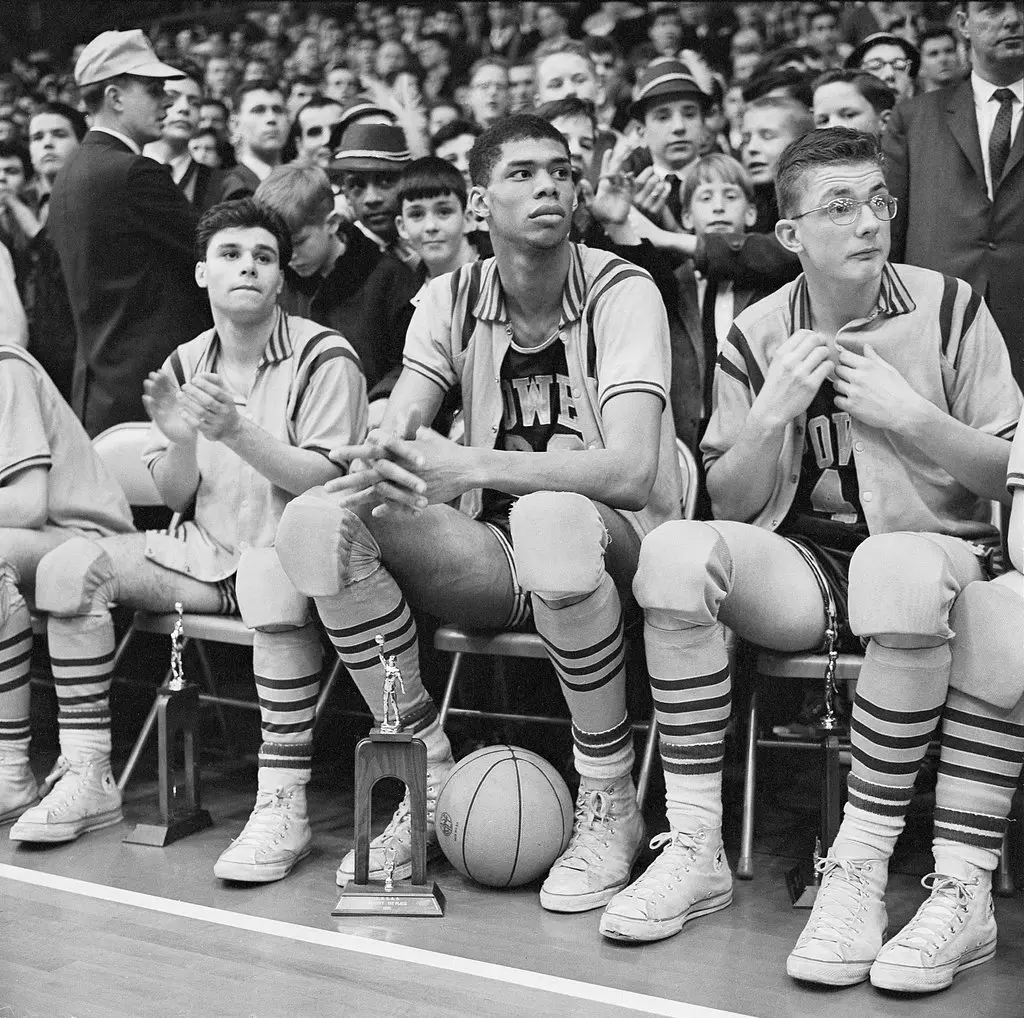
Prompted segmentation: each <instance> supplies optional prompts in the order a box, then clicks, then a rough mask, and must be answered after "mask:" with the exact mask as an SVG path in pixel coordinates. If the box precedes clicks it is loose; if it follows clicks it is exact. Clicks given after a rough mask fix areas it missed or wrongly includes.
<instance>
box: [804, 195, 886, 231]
mask: <svg viewBox="0 0 1024 1018" xmlns="http://www.w3.org/2000/svg"><path fill="white" fill-rule="evenodd" d="M898 204H899V202H897V200H896V199H895V198H894V197H893V196H892V195H891V194H876V195H875V196H874V197H873V198H865V199H864V200H863V201H858V200H856V199H854V198H835V199H833V200H832V201H830V202H829V203H828V204H827V205H819V206H818V207H817V208H816V209H808V210H807V211H806V212H801V213H800V214H799V215H797V216H790V217H789V218H790V219H803V217H804V216H809V215H810V214H811V213H812V212H827V213H828V217H829V219H831V220H832V222H833V223H835V224H836V226H849V225H850V223H852V222H854V221H855V220H856V219H857V216H858V215H859V214H860V207H861V205H867V207H868V208H869V209H871V211H872V212H873V213H874V215H875V219H877V220H879V221H880V222H883V223H887V222H889V220H890V219H895V218H896V207H897V205H898Z"/></svg>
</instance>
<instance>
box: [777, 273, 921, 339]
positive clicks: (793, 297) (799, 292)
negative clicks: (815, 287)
mask: <svg viewBox="0 0 1024 1018" xmlns="http://www.w3.org/2000/svg"><path fill="white" fill-rule="evenodd" d="M916 309H917V305H916V304H915V303H914V300H913V298H912V297H911V296H910V291H909V290H908V289H907V286H906V283H904V282H903V280H902V279H900V276H899V273H898V272H897V271H896V268H895V266H893V265H890V264H889V263H888V262H886V263H885V265H883V266H882V282H881V285H880V286H879V288H878V301H877V302H876V303H875V315H885V316H886V317H887V318H891V317H893V316H894V315H905V314H909V313H910V312H911V311H914V310H916ZM789 314H790V319H791V320H792V322H793V331H794V332H796V330H797V329H809V328H811V294H810V291H809V290H808V289H807V278H806V276H804V275H803V273H801V274H800V276H798V277H797V280H796V282H795V283H794V285H793V289H792V291H791V292H790V295H789Z"/></svg>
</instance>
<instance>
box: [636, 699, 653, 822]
mask: <svg viewBox="0 0 1024 1018" xmlns="http://www.w3.org/2000/svg"><path fill="white" fill-rule="evenodd" d="M657 746H658V721H657V715H656V714H655V712H654V711H653V710H652V711H651V720H650V724H649V726H648V728H647V739H646V741H645V742H644V755H643V759H642V760H641V761H640V774H639V776H638V777H637V781H636V805H637V808H638V809H640V810H642V809H643V808H644V801H645V800H646V798H647V786H648V785H650V783H651V768H652V767H653V766H654V751H655V750H656V749H657Z"/></svg>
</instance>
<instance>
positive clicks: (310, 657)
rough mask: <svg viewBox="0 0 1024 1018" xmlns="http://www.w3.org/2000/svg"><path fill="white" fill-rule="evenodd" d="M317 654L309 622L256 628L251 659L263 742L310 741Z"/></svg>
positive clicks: (317, 644) (317, 684) (317, 645)
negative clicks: (298, 625)
mask: <svg viewBox="0 0 1024 1018" xmlns="http://www.w3.org/2000/svg"><path fill="white" fill-rule="evenodd" d="M321 658H322V654H321V649H320V640H319V639H318V637H317V634H316V630H315V629H314V628H313V626H312V625H308V626H303V627H302V628H301V629H290V630H286V631H284V632H277V633H265V632H261V631H260V630H257V631H256V633H255V634H254V638H253V651H252V660H253V672H254V673H255V676H256V692H257V694H258V695H259V701H260V720H261V728H262V732H263V741H264V742H274V743H292V744H302V743H308V742H310V741H311V739H312V731H313V720H314V717H315V714H316V699H317V693H318V692H319V690H320V662H321Z"/></svg>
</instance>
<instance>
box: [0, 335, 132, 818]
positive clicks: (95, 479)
mask: <svg viewBox="0 0 1024 1018" xmlns="http://www.w3.org/2000/svg"><path fill="white" fill-rule="evenodd" d="M132 530H134V527H133V526H132V516H131V510H130V509H129V508H128V504H127V503H126V502H125V500H124V495H123V494H122V492H121V487H120V485H119V484H118V483H117V481H116V480H115V479H114V478H113V477H112V476H111V475H110V473H109V472H108V471H107V469H106V468H105V467H104V466H103V463H102V462H101V460H100V458H99V457H98V456H97V455H96V453H95V452H93V448H92V445H91V444H90V442H89V436H88V435H87V434H86V433H85V429H84V428H83V427H82V425H81V424H80V423H79V421H78V419H77V418H76V417H75V415H74V414H73V413H72V411H71V407H69V406H68V405H67V403H65V402H64V400H63V398H62V397H61V395H60V393H59V392H58V391H57V388H56V386H55V385H54V384H53V382H51V381H50V378H49V376H48V375H47V374H46V372H45V371H44V370H43V368H42V366H41V365H40V364H39V362H38V361H37V360H36V359H35V358H34V357H32V356H31V355H30V354H28V353H26V352H25V350H24V349H22V348H21V347H19V346H12V345H8V344H0V823H4V822H6V821H8V820H14V819H15V818H17V817H18V816H20V815H21V814H22V813H24V812H25V811H26V810H27V809H28V808H29V807H30V806H33V805H34V804H35V802H36V801H37V800H38V798H39V789H38V787H37V785H36V779H35V777H34V775H33V773H32V769H31V767H30V766H29V737H30V732H29V699H30V695H29V668H30V666H31V663H32V661H31V658H32V625H31V619H30V617H29V609H28V606H27V605H26V603H25V595H26V594H28V595H31V594H32V593H33V591H34V588H35V580H36V567H37V566H38V565H39V562H40V560H41V559H42V558H43V556H44V555H46V553H47V552H49V551H52V550H53V549H54V548H56V547H57V546H58V545H61V544H63V543H64V542H66V541H71V540H72V539H78V540H80V541H89V540H92V539H95V538H100V537H110V536H112V535H114V534H128V533H131V532H132ZM54 655H55V656H56V655H57V651H54ZM57 697H58V702H59V705H60V709H59V712H58V724H59V726H60V746H61V755H62V758H63V759H64V760H66V761H68V765H69V766H70V767H72V768H75V769H76V770H81V769H82V768H84V767H85V766H86V760H87V759H88V754H87V753H85V752H83V747H82V746H81V745H80V740H79V739H78V738H77V727H76V725H75V721H76V720H77V717H78V713H77V712H78V711H79V710H80V709H81V708H80V707H78V705H77V704H75V702H74V701H73V700H69V698H68V695H67V693H66V691H65V689H64V687H62V686H61V685H59V684H58V686H57ZM58 770H60V767H58ZM111 783H113V782H112V779H111ZM44 787H46V786H44ZM47 790H48V788H47ZM119 818H120V810H118V812H117V813H116V815H115V816H114V819H115V821H116V819H119Z"/></svg>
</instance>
